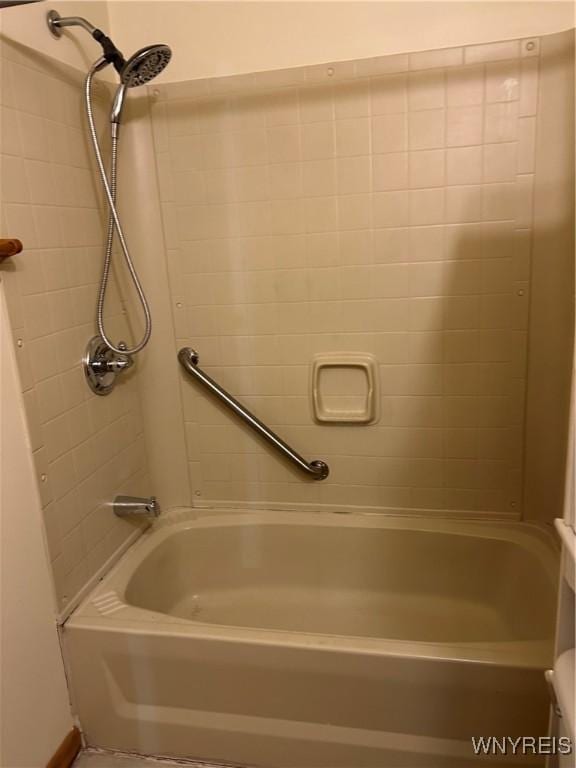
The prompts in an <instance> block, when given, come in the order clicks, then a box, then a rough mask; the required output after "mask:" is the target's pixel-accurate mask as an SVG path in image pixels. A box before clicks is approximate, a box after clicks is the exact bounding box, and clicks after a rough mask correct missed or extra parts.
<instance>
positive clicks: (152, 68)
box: [120, 44, 172, 88]
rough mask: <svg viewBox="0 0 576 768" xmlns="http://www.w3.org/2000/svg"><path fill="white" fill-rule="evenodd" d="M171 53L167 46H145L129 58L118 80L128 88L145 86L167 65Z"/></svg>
mask: <svg viewBox="0 0 576 768" xmlns="http://www.w3.org/2000/svg"><path fill="white" fill-rule="evenodd" d="M171 58H172V51H171V50H170V48H169V47H168V46H167V45H164V44H159V45H147V46H146V47H145V48H140V50H139V51H136V53H135V54H134V55H133V56H131V57H130V58H129V59H128V61H127V62H126V63H125V64H124V66H123V67H122V70H121V71H120V80H121V81H122V84H123V85H125V86H126V87H128V88H135V87H136V86H138V85H145V84H146V83H149V82H150V80H153V79H154V78H155V77H156V76H157V75H159V74H160V72H162V70H163V69H164V68H165V67H166V66H167V65H168V63H169V61H170V59H171Z"/></svg>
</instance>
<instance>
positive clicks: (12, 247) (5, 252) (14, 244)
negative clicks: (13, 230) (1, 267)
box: [0, 237, 22, 262]
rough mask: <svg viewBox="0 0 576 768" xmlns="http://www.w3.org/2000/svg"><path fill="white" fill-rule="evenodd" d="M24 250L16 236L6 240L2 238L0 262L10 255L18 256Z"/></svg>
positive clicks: (0, 240) (0, 242) (0, 239)
mask: <svg viewBox="0 0 576 768" xmlns="http://www.w3.org/2000/svg"><path fill="white" fill-rule="evenodd" d="M21 250H22V243H21V242H20V240H17V239H16V238H15V237H9V238H8V239H6V240H3V239H2V238H0V262H2V261H4V259H9V258H10V256H16V254H17V253H20V251H21Z"/></svg>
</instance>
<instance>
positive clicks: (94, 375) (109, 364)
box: [83, 336, 134, 395]
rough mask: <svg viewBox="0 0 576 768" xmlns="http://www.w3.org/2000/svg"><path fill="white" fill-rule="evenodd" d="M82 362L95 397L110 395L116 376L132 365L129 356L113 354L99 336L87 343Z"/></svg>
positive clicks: (132, 362)
mask: <svg viewBox="0 0 576 768" xmlns="http://www.w3.org/2000/svg"><path fill="white" fill-rule="evenodd" d="M120 348H122V347H120ZM83 362H84V375H85V376H86V381H87V382H88V386H89V387H90V389H91V390H92V391H93V392H94V393H95V394H96V395H108V394H110V392H112V390H113V389H114V386H115V384H116V377H117V376H118V374H120V373H122V371H127V370H128V369H129V368H131V367H132V366H133V365H134V359H133V357H132V356H131V355H122V354H118V353H117V352H114V350H112V349H110V347H108V345H107V344H105V343H104V341H103V340H102V339H101V338H100V336H94V337H93V338H92V339H90V341H89V342H88V346H87V347H86V352H85V354H84V361H83Z"/></svg>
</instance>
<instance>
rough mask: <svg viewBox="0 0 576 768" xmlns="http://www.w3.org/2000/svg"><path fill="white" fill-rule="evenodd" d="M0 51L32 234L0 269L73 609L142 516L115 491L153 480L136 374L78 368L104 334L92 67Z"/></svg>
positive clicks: (117, 324) (48, 517)
mask: <svg viewBox="0 0 576 768" xmlns="http://www.w3.org/2000/svg"><path fill="white" fill-rule="evenodd" d="M0 57H1V58H0V70H1V72H2V86H1V88H0V102H1V109H2V120H1V129H0V130H1V133H0V150H1V159H2V166H1V173H2V185H1V201H2V230H3V231H4V232H13V233H17V236H18V237H19V238H20V239H21V240H22V241H23V243H24V251H23V252H22V253H21V254H19V255H18V256H15V257H13V258H12V259H11V263H12V265H11V266H7V265H6V264H4V266H3V269H2V279H3V281H4V285H5V288H6V296H7V299H8V302H9V312H10V321H11V325H12V331H13V334H14V340H15V348H16V351H17V359H18V363H19V368H20V380H21V384H22V390H23V392H24V400H25V407H26V416H27V420H28V428H29V432H30V439H31V449H32V451H33V456H34V461H35V465H36V470H37V475H38V485H39V488H40V494H41V499H42V504H43V511H44V523H45V529H46V537H47V545H48V551H49V557H50V561H51V564H52V572H53V575H54V584H55V589H56V597H57V605H58V609H59V611H61V612H65V611H66V609H67V608H68V607H69V606H70V604H71V601H72V600H73V598H74V597H76V596H77V595H78V594H79V593H80V592H81V590H82V589H83V588H84V587H85V586H86V585H87V584H88V583H89V582H90V580H91V579H93V578H94V577H95V576H96V574H97V573H98V572H99V570H100V569H101V568H102V567H103V566H104V565H105V564H106V562H107V561H108V560H109V559H110V558H111V557H112V556H113V555H114V554H115V553H117V552H118V550H119V549H122V547H124V546H126V544H127V543H128V542H129V541H130V540H132V539H133V538H134V533H135V529H136V526H135V525H134V523H129V522H126V521H122V520H119V519H118V518H116V517H114V515H113V514H112V511H111V507H110V502H111V500H112V499H113V498H114V496H115V495H116V494H117V493H126V494H134V495H139V496H146V495H149V494H150V493H151V490H150V487H149V479H148V467H147V458H146V448H145V445H144V436H143V428H142V416H141V408H140V398H139V393H138V384H137V382H136V380H135V377H134V376H131V377H130V380H129V381H126V382H125V383H123V385H122V386H121V387H119V388H118V389H117V391H116V392H115V393H114V397H113V398H101V397H97V396H95V395H93V394H92V393H91V392H90V391H89V389H88V387H87V386H86V383H85V381H84V374H83V371H82V366H81V360H82V356H83V354H84V350H85V347H86V344H87V342H88V340H89V339H90V338H91V337H92V336H93V335H94V334H95V331H96V328H95V311H96V309H95V308H96V303H95V302H96V297H97V291H98V281H99V279H100V272H101V268H102V258H103V250H104V238H105V219H104V218H103V212H104V211H105V208H104V206H103V204H102V201H99V200H98V197H97V194H96V185H95V181H96V176H95V169H94V168H93V167H92V165H91V155H90V151H89V145H88V139H87V135H86V130H85V125H84V123H83V122H82V119H83V118H82V81H83V75H82V74H81V73H79V72H78V71H77V70H75V69H73V68H71V67H68V66H65V65H63V64H59V63H57V62H55V61H54V60H52V59H50V58H49V57H46V56H43V55H41V54H37V53H35V52H34V51H32V50H30V49H28V48H24V47H23V46H17V45H16V44H11V43H9V42H8V41H6V40H2V41H1V45H0ZM99 95H100V98H99V99H98V102H97V106H96V109H97V119H98V121H99V122H101V124H102V126H103V127H106V123H107V109H108V108H107V106H105V104H104V102H103V100H102V97H103V96H107V93H106V89H105V88H103V87H102V86H101V87H100V91H99ZM111 289H112V290H111V295H110V299H109V301H108V303H107V305H106V308H105V312H106V314H105V317H106V322H107V325H108V326H109V327H111V328H112V331H113V333H118V335H119V337H120V338H122V336H123V335H125V337H126V338H130V335H131V334H130V329H129V328H127V324H126V321H125V316H124V314H123V306H124V299H123V295H124V294H125V291H124V288H123V286H122V282H121V281H119V280H118V276H117V275H116V274H114V275H113V276H112V280H111Z"/></svg>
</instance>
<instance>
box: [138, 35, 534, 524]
mask: <svg viewBox="0 0 576 768" xmlns="http://www.w3.org/2000/svg"><path fill="white" fill-rule="evenodd" d="M538 53H539V40H538V39H533V40H524V41H510V42H506V43H497V44H491V45H483V46H471V47H468V48H465V49H461V48H460V49H450V50H439V51H430V52H421V53H416V54H411V55H406V56H392V57H384V58H381V59H370V60H363V61H358V62H344V63H336V64H332V65H326V66H320V67H309V68H303V69H294V70H286V71H282V72H268V73H259V74H256V75H247V76H238V77H231V78H221V79H216V80H211V81H195V82H191V83H181V84H175V85H172V86H161V87H156V88H154V87H150V98H151V106H152V112H153V122H154V131H155V142H156V152H157V163H158V173H159V178H160V186H161V198H162V204H163V211H164V226H165V236H166V244H167V248H168V259H169V269H170V279H171V291H172V305H173V313H174V323H175V327H176V335H177V341H178V345H179V346H181V345H184V344H186V345H193V346H194V347H196V348H197V349H198V351H199V353H200V356H201V362H202V364H203V366H204V367H205V368H206V370H207V371H208V372H210V373H211V374H212V375H213V376H214V377H215V378H217V379H218V380H219V381H220V382H221V383H222V384H223V385H224V386H225V387H227V388H228V389H229V390H230V391H231V392H232V393H233V394H235V395H236V396H239V397H240V398H242V399H243V401H244V402H245V403H246V404H247V405H248V406H249V407H252V408H253V410H254V411H255V412H256V414H257V415H259V416H260V417H261V418H262V419H263V420H264V421H266V422H268V423H269V424H270V425H271V426H272V427H273V428H275V429H277V430H278V431H279V432H280V434H281V435H283V436H284V437H285V439H287V440H288V441H290V442H291V443H293V445H294V447H295V448H296V449H297V450H299V451H300V452H301V453H303V454H304V455H306V456H307V457H309V458H310V459H313V458H322V459H324V460H326V461H327V462H328V463H329V464H330V466H331V470H332V472H331V475H330V478H329V480H328V481H326V482H325V483H314V482H312V483H310V482H303V481H302V480H301V479H300V477H298V476H296V475H295V474H294V473H293V471H292V470H291V469H290V468H289V467H287V466H286V465H285V464H284V463H282V462H281V461H279V460H278V459H277V458H276V457H275V456H273V455H271V454H270V452H269V451H268V449H267V448H266V447H265V446H263V445H262V443H261V442H260V441H259V440H258V439H256V438H254V437H253V436H252V435H250V434H248V433H247V432H246V431H245V430H244V429H243V428H242V427H240V426H239V425H238V424H237V423H234V422H233V421H232V420H231V419H230V418H229V416H228V415H227V414H225V413H223V412H222V410H221V409H220V408H218V407H217V406H215V405H214V404H213V402H212V401H211V400H210V399H209V398H208V397H206V395H205V394H203V393H199V392H198V390H197V389H196V388H195V386H194V385H193V384H192V383H191V382H190V381H188V380H186V379H184V378H182V383H181V386H182V396H183V400H184V418H185V420H186V427H187V434H188V459H189V466H190V482H191V488H192V491H193V493H194V497H195V499H196V501H197V502H199V503H202V502H205V503H212V502H219V501H226V500H230V501H234V502H242V503H244V502H263V503H269V504H274V503H277V504H281V505H286V504H294V503H303V504H312V505H317V504H326V505H330V506H332V507H337V506H345V507H351V506H367V507H376V508H395V509H402V510H417V509H428V510H434V511H437V512H441V513H446V512H448V511H449V512H451V513H452V512H464V513H466V514H499V515H512V516H516V515H519V514H520V513H521V510H522V457H523V447H524V446H523V423H524V397H525V389H526V373H525V371H526V349H527V319H528V309H529V303H530V248H531V225H532V184H533V173H534V134H535V115H536V111H537V80H538V67H539V58H538ZM341 351H349V352H363V353H371V354H372V355H374V356H375V357H376V358H377V360H378V364H379V370H380V393H381V415H380V420H379V422H378V423H376V424H374V425H371V426H339V425H324V426H320V425H318V424H315V423H314V420H313V417H312V413H311V407H310V391H309V390H310V387H309V377H310V366H311V360H312V358H313V356H314V355H315V354H317V353H322V352H341Z"/></svg>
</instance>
